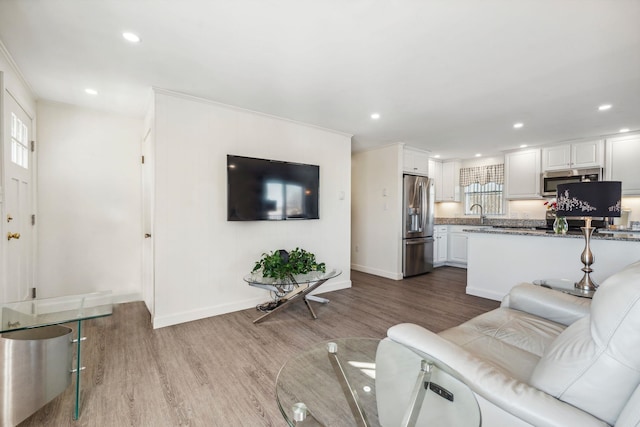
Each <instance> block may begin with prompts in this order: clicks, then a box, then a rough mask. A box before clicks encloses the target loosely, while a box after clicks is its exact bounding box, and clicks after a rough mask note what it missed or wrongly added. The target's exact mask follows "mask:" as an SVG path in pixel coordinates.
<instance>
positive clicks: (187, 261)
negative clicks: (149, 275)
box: [153, 90, 351, 327]
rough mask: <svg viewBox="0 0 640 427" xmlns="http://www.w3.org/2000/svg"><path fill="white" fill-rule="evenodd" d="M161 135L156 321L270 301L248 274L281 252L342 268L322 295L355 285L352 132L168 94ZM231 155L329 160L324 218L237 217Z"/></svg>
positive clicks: (160, 98)
mask: <svg viewBox="0 0 640 427" xmlns="http://www.w3.org/2000/svg"><path fill="white" fill-rule="evenodd" d="M154 134H155V137H154V139H155V144H156V145H155V177H156V178H155V218H154V221H155V225H154V233H153V236H154V237H153V239H154V245H155V316H154V320H153V324H154V327H162V326H167V325H172V324H176V323H180V322H185V321H190V320H195V319H199V318H203V317H208V316H212V315H216V314H221V313H226V312H230V311H234V310H239V309H246V308H250V307H253V306H255V304H257V303H259V302H264V301H266V300H268V299H269V295H268V292H267V291H264V290H261V289H256V288H252V287H250V286H248V285H247V284H246V283H245V282H244V281H243V280H242V278H243V276H244V275H246V274H247V273H249V272H250V270H251V269H252V268H253V265H254V263H255V261H257V260H258V259H259V258H260V256H261V254H262V253H264V252H270V251H272V250H276V249H294V248H295V247H300V248H303V249H305V250H308V251H311V252H313V253H315V254H316V256H317V259H318V260H319V261H323V262H326V263H327V264H328V265H331V266H335V267H338V268H340V269H342V271H343V273H342V275H341V276H339V277H337V278H336V279H332V280H330V281H329V282H327V283H326V284H325V285H323V286H322V287H321V288H319V290H321V291H328V290H335V289H343V288H346V287H350V286H351V279H350V273H349V265H350V259H349V246H350V203H351V196H350V193H351V192H350V180H351V139H350V136H348V135H344V134H340V133H336V132H331V131H328V130H324V129H319V128H316V127H311V126H308V125H304V124H300V123H295V122H291V121H287V120H283V119H279V118H275V117H271V116H266V115H262V114H257V113H252V112H248V111H245V110H241V109H237V108H232V107H229V106H224V105H221V104H217V103H213V102H209V101H205V100H201V99H197V98H192V97H187V96H182V95H179V94H174V93H170V92H167V91H160V90H156V96H155V129H154ZM227 154H237V155H243V156H250V157H259V158H269V159H278V160H284V161H293V162H299V163H309V164H316V165H319V166H320V219H319V220H308V221H255V222H228V221H227V220H226V209H227V208H226V205H227V193H226V185H227V172H226V161H227V160H226V155H227ZM318 314H319V316H322V314H321V313H318Z"/></svg>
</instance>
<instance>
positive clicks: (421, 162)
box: [402, 147, 429, 175]
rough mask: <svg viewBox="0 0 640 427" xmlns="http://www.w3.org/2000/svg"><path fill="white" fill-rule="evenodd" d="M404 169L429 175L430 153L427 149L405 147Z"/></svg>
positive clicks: (407, 171)
mask: <svg viewBox="0 0 640 427" xmlns="http://www.w3.org/2000/svg"><path fill="white" fill-rule="evenodd" d="M403 160H404V161H403V163H402V170H403V171H404V172H405V173H410V174H414V175H428V173H429V154H428V153H427V152H426V151H420V150H416V149H415V148H409V147H404V149H403Z"/></svg>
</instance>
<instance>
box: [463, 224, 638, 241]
mask: <svg viewBox="0 0 640 427" xmlns="http://www.w3.org/2000/svg"><path fill="white" fill-rule="evenodd" d="M478 225H479V224H478ZM464 231H467V232H469V233H487V234H503V235H511V236H537V237H550V238H573V239H584V235H583V234H582V231H569V232H568V233H567V234H555V233H554V232H553V231H551V230H538V229H535V228H500V227H495V226H485V227H483V228H470V229H467V230H464ZM591 239H592V240H616V241H628V242H640V233H638V232H635V231H631V230H629V231H628V232H624V233H623V232H620V231H616V232H611V231H608V230H602V231H599V230H596V231H595V232H594V233H593V234H592V235H591Z"/></svg>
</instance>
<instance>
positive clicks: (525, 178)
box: [504, 148, 541, 199]
mask: <svg viewBox="0 0 640 427" xmlns="http://www.w3.org/2000/svg"><path fill="white" fill-rule="evenodd" d="M540 179H541V178H540V149H538V148H533V149H528V150H521V151H514V152H511V153H507V154H505V156H504V194H505V198H506V199H533V198H539V197H540Z"/></svg>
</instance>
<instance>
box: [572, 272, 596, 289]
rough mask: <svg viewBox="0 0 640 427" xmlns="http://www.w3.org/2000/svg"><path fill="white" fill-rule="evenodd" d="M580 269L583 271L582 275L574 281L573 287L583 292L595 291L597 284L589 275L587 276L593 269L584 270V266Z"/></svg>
mask: <svg viewBox="0 0 640 427" xmlns="http://www.w3.org/2000/svg"><path fill="white" fill-rule="evenodd" d="M582 271H584V276H582V279H580V281H579V282H576V284H575V285H574V286H575V288H576V289H580V290H581V291H585V292H593V291H595V290H596V289H597V288H598V284H597V283H596V282H594V281H593V280H591V276H589V273H591V272H592V271H593V270H591V269H589V271H585V268H583V269H582Z"/></svg>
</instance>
